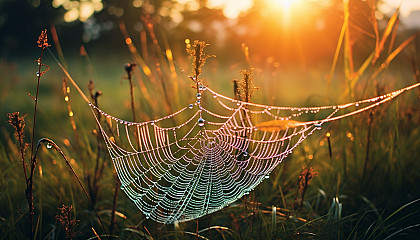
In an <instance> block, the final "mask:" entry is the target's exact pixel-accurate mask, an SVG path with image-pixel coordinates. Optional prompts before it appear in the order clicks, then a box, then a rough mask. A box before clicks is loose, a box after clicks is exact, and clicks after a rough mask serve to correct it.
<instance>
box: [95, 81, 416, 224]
mask: <svg viewBox="0 0 420 240" xmlns="http://www.w3.org/2000/svg"><path fill="white" fill-rule="evenodd" d="M418 85H419V84H416V85H412V86H410V87H407V88H404V89H401V90H398V91H395V92H392V93H389V94H385V95H382V96H379V97H375V98H371V99H367V100H362V101H357V102H352V103H347V104H343V105H331V106H322V107H302V108H299V107H276V106H267V105H262V104H254V103H249V102H242V101H238V100H235V99H232V98H229V97H226V96H224V95H221V94H219V93H217V92H215V91H213V90H212V89H210V88H209V87H205V86H202V85H200V87H199V89H198V91H197V92H198V93H197V99H196V101H195V102H194V103H192V104H189V105H188V106H185V107H184V108H182V109H180V110H179V111H177V112H175V113H173V114H170V115H168V116H166V117H163V118H160V119H156V120H153V121H147V122H142V123H134V122H129V121H125V120H122V119H119V118H116V117H113V116H111V115H109V114H107V113H105V112H104V111H102V110H101V109H99V108H97V107H96V106H95V105H93V104H92V103H89V105H90V106H91V108H92V111H93V112H94V115H95V117H96V120H97V122H98V125H99V127H100V130H101V132H102V135H103V137H104V140H105V143H106V146H107V148H108V151H109V154H110V156H111V158H112V161H113V164H114V166H115V170H116V173H117V175H118V178H119V179H120V181H121V189H122V190H123V191H124V192H125V193H126V194H127V196H128V197H129V198H130V199H131V200H132V201H133V202H134V203H135V204H136V206H137V207H138V208H139V209H140V210H141V211H142V212H143V213H144V214H145V216H146V218H150V219H152V220H154V221H156V222H161V223H173V222H176V221H180V222H182V221H188V220H192V219H196V218H199V217H201V216H204V215H206V214H210V213H213V212H215V211H217V210H220V209H222V208H224V207H225V206H227V205H229V204H231V203H233V202H235V201H236V200H237V199H239V198H241V197H242V196H243V195H246V194H248V193H249V192H250V191H252V190H253V189H254V188H255V187H256V186H258V184H259V183H261V182H262V181H263V180H264V179H266V178H268V177H269V175H270V173H271V171H272V170H273V169H274V168H275V167H276V166H277V165H278V164H280V163H281V162H282V161H283V159H284V158H285V157H287V156H288V155H289V154H290V153H292V151H293V149H295V148H296V147H297V146H298V145H299V144H300V143H301V142H302V141H304V140H305V139H306V138H307V137H308V136H310V135H311V134H312V133H313V132H314V131H316V130H319V129H321V128H322V125H323V124H324V123H326V122H329V121H333V120H338V119H340V118H343V117H347V116H350V115H354V114H357V113H359V112H363V111H366V110H368V109H370V108H373V107H375V106H378V105H380V104H382V103H384V102H387V101H389V100H391V99H392V98H394V97H396V96H398V95H399V94H401V93H402V92H404V91H406V90H409V89H411V88H414V87H417V86H418ZM98 116H104V117H105V119H106V120H105V122H103V123H101V122H100V121H99V120H98V119H99V118H98ZM264 123H265V124H264ZM267 123H268V124H267ZM270 123H273V126H270ZM279 123H280V124H279Z"/></svg>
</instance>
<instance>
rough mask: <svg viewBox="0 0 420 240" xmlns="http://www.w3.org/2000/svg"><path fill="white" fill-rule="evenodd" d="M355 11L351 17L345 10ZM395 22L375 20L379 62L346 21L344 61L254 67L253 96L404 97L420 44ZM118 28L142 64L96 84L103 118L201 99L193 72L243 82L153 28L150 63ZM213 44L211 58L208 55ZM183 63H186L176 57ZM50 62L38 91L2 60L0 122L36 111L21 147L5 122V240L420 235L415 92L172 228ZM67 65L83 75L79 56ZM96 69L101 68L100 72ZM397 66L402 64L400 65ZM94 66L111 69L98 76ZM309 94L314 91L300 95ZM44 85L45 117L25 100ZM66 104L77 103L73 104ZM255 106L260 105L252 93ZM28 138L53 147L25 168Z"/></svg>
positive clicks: (321, 138)
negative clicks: (398, 92)
mask: <svg viewBox="0 0 420 240" xmlns="http://www.w3.org/2000/svg"><path fill="white" fill-rule="evenodd" d="M345 11H348V10H346V8H345ZM344 14H345V15H346V16H347V14H350V13H349V12H345V13H344ZM397 16H398V15H397V14H395V15H393V17H392V18H391V20H390V21H389V22H388V25H387V27H386V28H385V29H384V30H383V31H381V30H380V29H377V26H378V25H377V24H375V23H373V26H374V27H375V26H376V27H375V31H376V32H377V43H376V44H375V48H374V49H372V53H371V54H370V55H368V56H367V57H366V58H365V59H363V60H361V61H360V62H357V61H355V60H354V59H353V56H354V55H355V53H354V52H352V47H351V44H350V42H349V41H350V40H349V39H350V38H349V36H347V35H346V34H349V24H350V22H347V20H346V22H345V24H343V30H342V31H341V35H340V36H339V41H338V44H337V52H336V54H335V56H332V59H333V63H332V66H331V67H325V69H323V70H321V69H317V70H313V71H310V72H309V74H307V73H306V74H305V75H300V74H299V73H296V71H290V72H284V71H280V70H279V69H272V68H267V69H270V70H265V68H264V67H265V63H260V62H253V64H252V66H253V67H254V69H253V80H254V84H255V85H256V86H259V87H260V88H259V89H257V90H255V92H254V94H253V99H251V101H256V102H261V103H268V104H275V105H288V104H294V105H301V106H303V105H325V104H331V103H342V102H345V101H344V100H346V101H347V100H348V99H351V100H354V99H356V98H362V97H366V96H375V95H378V94H383V93H385V92H389V91H390V90H393V89H396V87H395V86H406V85H409V84H410V83H413V81H414V80H412V79H413V77H412V76H411V75H412V74H413V68H414V69H416V65H415V63H416V61H418V60H419V59H416V58H414V60H413V62H414V64H413V68H412V66H410V65H408V66H406V65H405V64H403V63H402V64H400V65H398V64H399V62H404V61H405V60H404V59H403V58H399V57H398V55H401V54H403V53H405V54H409V53H410V52H409V50H410V49H409V48H408V47H407V46H410V45H409V44H415V43H416V42H415V38H414V37H408V38H406V39H403V40H402V41H401V43H400V44H399V45H398V44H396V43H398V41H396V40H395V39H398V36H397V34H396V31H397V25H396V24H395V23H396V22H397V21H396V19H397ZM349 17H351V16H349ZM143 21H149V20H148V19H143ZM121 30H122V33H123V36H124V38H125V43H127V46H128V48H129V51H130V53H131V56H132V58H133V62H134V63H136V64H138V65H137V67H136V68H134V69H131V70H133V72H132V73H133V75H131V72H128V71H127V69H124V63H120V64H119V66H120V67H118V64H116V65H117V67H116V69H118V70H116V72H119V73H120V74H118V73H117V74H114V76H121V77H120V78H118V77H114V78H115V79H107V80H106V81H102V78H99V77H98V79H94V81H95V82H94V83H95V85H96V86H95V87H94V88H93V87H92V88H91V94H90V95H91V101H95V103H97V105H99V106H100V107H101V108H103V109H104V110H106V111H108V112H110V113H112V114H113V115H115V116H121V117H122V118H125V119H133V118H136V117H137V120H138V121H145V120H149V119H152V118H156V117H158V116H164V115H166V114H168V113H169V112H172V111H174V110H176V109H179V108H180V107H181V106H182V105H183V103H185V102H191V100H192V99H194V97H195V92H196V90H195V89H193V88H191V87H190V86H189V84H190V83H191V79H192V80H193V81H194V77H192V78H191V79H190V78H188V73H189V72H192V73H194V74H193V76H195V79H197V78H198V77H201V78H202V79H204V82H205V83H206V84H208V85H211V86H212V88H214V89H216V90H220V92H222V93H223V94H226V95H229V96H233V94H234V92H233V83H232V81H231V79H233V78H236V77H240V71H239V70H240V69H238V71H237V72H238V74H237V75H236V76H235V75H234V74H232V73H231V69H228V68H227V69H224V68H221V69H220V68H217V69H216V70H214V68H213V67H212V65H211V64H212V63H214V62H215V61H218V59H217V58H216V59H213V58H211V59H207V61H208V63H206V65H203V64H204V63H201V62H197V59H195V60H196V63H195V66H194V65H193V66H191V65H190V64H189V62H191V61H194V58H192V59H189V58H188V56H187V54H186V53H183V52H178V53H177V54H175V53H172V51H171V48H170V47H169V45H168V44H162V46H160V45H159V42H158V41H157V39H155V38H156V34H155V33H154V32H153V28H152V27H149V28H148V34H149V37H151V38H152V44H151V46H149V48H148V49H149V52H148V54H147V55H146V54H145V52H143V53H140V52H139V51H137V50H136V48H135V46H134V45H133V44H132V42H130V41H128V39H129V38H130V36H129V35H128V33H127V31H126V30H125V28H124V25H123V24H121ZM57 39H58V38H57ZM163 42H165V40H163ZM190 43H191V42H190ZM208 49H210V50H208ZM208 49H206V50H208V51H211V46H210V47H209V48H208ZM403 50H404V51H403ZM417 51H418V50H417ZM244 53H245V57H246V59H247V64H246V66H245V68H248V67H249V66H250V65H251V64H250V61H252V55H251V56H250V55H249V52H248V50H247V51H245V52H244ZM172 54H174V55H175V56H179V57H178V58H175V60H174V59H173V56H172ZM200 54H201V53H200ZM416 54H417V55H418V52H413V56H416ZM145 56H147V57H145ZM340 56H341V57H340ZM43 58H44V61H43V62H48V65H50V66H51V69H50V70H49V71H48V73H46V74H43V75H42V78H41V74H40V76H39V77H38V78H37V80H40V81H39V84H35V83H33V79H34V77H36V76H35V75H36V74H35V72H36V71H38V72H42V70H39V69H38V70H35V71H29V72H30V73H29V74H23V75H21V78H22V79H24V80H21V82H17V81H16V76H17V75H19V74H20V73H18V72H17V70H16V68H15V67H13V66H12V64H10V63H5V62H2V63H1V65H0V66H1V68H2V69H3V70H4V71H3V72H7V73H8V74H7V75H4V76H3V77H2V78H3V79H2V82H4V83H5V84H4V89H2V90H1V91H2V95H1V97H0V104H1V105H2V108H1V114H2V118H1V120H2V122H3V123H5V122H6V113H10V112H15V111H16V110H18V111H20V112H21V115H19V116H22V115H24V114H26V113H27V114H28V115H27V116H26V117H25V122H26V127H24V126H21V129H22V130H23V132H24V133H25V135H26V136H25V137H18V138H17V139H18V140H16V139H15V137H14V136H13V134H14V133H13V132H14V131H13V128H12V127H11V126H9V125H7V124H2V125H1V132H0V134H2V138H1V141H0V163H1V166H2V167H1V168H0V203H1V206H2V208H1V209H0V232H1V234H0V239H25V238H34V239H63V238H68V239H70V238H73V239H87V238H91V239H111V238H115V239H133V238H134V239H173V238H176V239H402V238H405V239H416V237H417V234H416V232H417V231H418V229H419V223H420V222H419V220H418V219H419V218H418V217H419V213H418V209H420V208H419V205H420V203H419V201H418V199H419V198H420V194H419V193H420V184H419V181H418V180H419V179H420V175H419V173H418V172H419V171H418V169H420V162H419V161H418V159H419V158H420V156H419V155H420V152H419V151H418V149H420V139H419V137H418V136H419V134H420V133H419V131H420V127H419V126H420V125H419V123H420V122H419V121H420V112H419V109H418V101H419V98H418V97H419V95H418V92H416V91H411V92H409V93H406V94H404V95H403V96H401V97H399V98H397V99H395V100H393V101H392V102H391V103H387V104H384V105H382V106H380V107H378V108H375V109H374V110H372V111H369V112H365V113H362V114H359V115H357V116H353V117H349V118H346V119H342V120H340V121H338V122H333V123H329V124H328V125H327V127H324V128H323V130H321V131H320V132H319V133H318V134H314V135H313V136H311V137H309V138H308V139H307V140H305V141H304V142H303V143H302V144H301V146H299V147H298V148H297V149H295V151H294V153H293V154H292V155H291V156H289V157H288V158H287V159H286V160H285V161H284V163H282V164H281V165H280V166H278V167H277V168H276V169H275V170H274V171H273V172H272V173H271V175H270V179H269V180H267V181H264V182H263V183H261V184H260V185H259V186H258V187H257V188H256V189H255V190H254V191H253V192H251V193H250V194H249V195H247V196H245V197H243V198H242V199H240V200H238V201H237V202H236V203H235V204H232V205H230V206H228V207H226V208H224V209H222V210H220V211H218V212H216V213H214V214H211V215H207V216H204V217H202V218H200V219H198V220H194V221H190V222H185V223H178V224H174V225H162V224H157V223H154V222H153V221H150V220H147V219H146V218H145V217H144V216H143V214H142V213H141V212H140V211H139V210H138V209H137V208H136V206H135V205H134V204H133V203H132V202H131V201H130V200H129V199H128V198H127V197H126V196H125V195H124V194H117V193H118V191H117V189H118V183H117V182H116V181H115V177H114V170H113V166H112V164H111V161H110V159H109V157H108V155H107V153H106V152H105V151H104V147H103V143H102V142H101V140H100V138H98V130H97V129H96V125H95V122H94V120H93V118H92V115H91V112H90V110H89V108H88V107H87V106H86V104H84V103H83V102H82V101H83V100H82V99H80V97H79V96H78V95H77V93H76V90H75V89H74V87H72V86H71V85H67V86H68V87H69V89H70V91H67V87H64V88H63V85H62V82H61V81H54V79H61V78H62V76H63V75H62V74H61V73H60V71H59V69H58V67H57V66H56V65H55V64H54V63H53V62H52V59H51V56H50V55H48V54H47V55H44V57H43ZM250 59H251V60H250ZM340 59H342V60H343V64H342V65H341V64H340V63H339V61H340ZM82 61H87V60H86V58H84V59H76V63H75V65H77V64H80V62H82ZM67 63H68V66H72V62H71V61H70V60H67ZM89 64H92V67H93V64H96V63H93V62H90V63H89ZM393 64H396V65H397V66H398V68H394V69H393V68H392V66H393ZM39 66H41V65H39ZM152 66H154V67H152ZM197 66H198V67H197ZM357 66H359V67H357ZM198 69H199V70H200V71H198ZM324 70H325V71H324ZM95 71H97V72H98V75H99V74H100V73H99V72H100V68H99V69H97V70H95ZM125 71H127V72H125ZM85 72H86V71H85V69H82V68H81V69H80V70H76V71H71V73H72V74H73V73H74V75H75V76H77V78H76V79H77V80H78V81H79V82H80V83H81V86H86V85H87V82H88V81H87V79H86V78H84V74H85ZM325 73H329V77H328V79H325V78H324V77H323V76H324V75H325ZM126 74H128V79H129V83H127V82H126V81H122V83H121V85H120V84H119V83H120V81H121V80H120V79H122V78H123V76H124V75H125V76H127V75H126ZM132 77H133V78H132ZM215 79H222V80H219V81H216V80H215ZM289 79H291V80H289ZM300 79H304V80H300ZM307 79H311V81H310V82H308V80H307ZM83 81H85V83H84V84H83ZM132 81H133V82H132ZM135 81H137V82H135ZM278 82H280V84H278ZM194 83H195V82H194ZM67 84H68V83H67ZM299 84H301V85H299ZM193 85H194V84H193ZM91 86H93V85H91ZM297 86H299V87H297ZM307 86H311V88H310V89H308V90H303V91H301V90H302V89H304V88H305V87H307ZM38 87H39V94H38V91H37V93H36V95H35V99H37V109H36V110H35V113H37V115H36V116H35V114H33V112H32V111H33V110H32V107H33V105H32V103H33V99H32V98H30V97H26V93H25V91H27V92H32V91H34V90H35V89H38ZM293 88H296V90H293ZM63 89H65V90H66V91H63ZM83 89H87V87H83ZM334 89H340V91H334ZM99 90H100V91H101V93H102V95H103V96H101V97H99V95H100V94H99ZM172 90H173V91H172ZM85 92H87V91H85ZM130 92H131V94H130ZM186 92H187V93H188V94H185V93H186ZM290 93H292V94H290ZM316 93H320V94H316ZM133 94H134V96H135V98H134V99H133V98H132V96H133ZM65 96H67V97H68V99H70V100H71V101H65V100H64V99H65ZM25 97H26V98H25ZM152 97H153V98H152ZM246 98H249V96H248V94H247V95H246ZM38 100H39V101H38ZM339 100H340V102H338V101H339ZM9 103H13V104H9ZM3 106H4V107H3ZM122 106H123V107H122ZM69 107H70V108H69ZM70 112H72V113H73V114H70ZM69 114H70V115H72V116H69ZM35 122H36V125H35ZM31 130H33V132H32V131H31ZM35 130H36V131H35ZM44 137H47V138H49V139H52V140H53V141H54V142H49V141H51V140H48V141H47V140H45V138H44ZM19 139H20V140H22V141H23V142H25V143H28V144H33V145H34V149H35V144H36V143H38V141H40V142H41V143H42V142H45V143H47V142H48V143H49V144H40V145H38V147H39V148H36V149H38V150H39V151H37V152H36V153H34V155H35V156H36V158H32V157H31V158H29V159H28V156H29V155H30V154H29V152H28V151H29V150H28V149H27V150H26V151H23V152H24V153H25V154H26V155H24V156H22V150H21V149H22V148H21V146H23V145H21V144H20V140H19ZM31 139H32V140H31ZM37 139H41V140H37ZM43 139H44V140H43ZM51 146H53V147H52V148H51ZM54 149H55V150H59V149H60V150H59V151H54ZM22 159H23V161H24V162H26V164H27V165H26V168H27V169H26V170H25V169H24V170H23V171H25V173H27V174H28V176H27V177H25V176H24V174H23V173H22V168H23V167H22ZM35 159H36V160H37V164H36V165H35V164H34V162H33V161H34V160H35ZM63 160H64V161H63ZM31 166H33V167H34V168H33V169H34V172H33V173H34V175H33V176H31V174H30V173H31V171H29V168H30V167H31ZM69 166H71V168H69ZM304 166H306V167H304ZM71 169H73V170H74V174H73V173H72V172H71ZM69 170H70V171H69ZM308 173H310V174H311V177H308ZM315 173H316V174H315ZM74 176H76V179H75V177H74ZM32 177H33V180H34V181H33V184H34V185H33V189H34V192H33V204H34V214H33V219H32V220H30V219H31V218H29V217H28V216H29V215H31V214H30V212H31V207H30V206H31V202H30V203H29V204H28V202H27V198H28V196H27V195H26V194H25V189H27V188H28V185H27V182H28V181H27V180H26V178H28V179H30V178H32ZM77 178H79V179H80V180H81V184H83V185H84V186H85V188H86V189H88V190H87V192H88V195H89V197H90V198H91V199H94V200H93V205H94V207H92V206H91V205H90V204H89V200H88V198H87V197H86V196H85V194H84V190H83V189H82V188H81V187H80V185H79V184H78V182H77ZM89 179H90V180H89ZM304 179H307V181H306V182H305V181H303V180H304ZM96 210H97V214H98V215H99V217H97V216H96V214H95V211H96ZM101 225H103V226H104V229H103V228H102V226H101Z"/></svg>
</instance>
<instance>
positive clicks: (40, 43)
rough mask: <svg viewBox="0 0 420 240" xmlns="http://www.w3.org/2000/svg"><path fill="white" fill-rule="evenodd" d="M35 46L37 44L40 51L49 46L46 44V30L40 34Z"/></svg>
mask: <svg viewBox="0 0 420 240" xmlns="http://www.w3.org/2000/svg"><path fill="white" fill-rule="evenodd" d="M37 44H38V47H40V48H42V49H44V48H46V47H49V46H51V45H49V44H48V36H47V29H45V30H44V31H42V32H41V34H40V35H39V37H38V41H37Z"/></svg>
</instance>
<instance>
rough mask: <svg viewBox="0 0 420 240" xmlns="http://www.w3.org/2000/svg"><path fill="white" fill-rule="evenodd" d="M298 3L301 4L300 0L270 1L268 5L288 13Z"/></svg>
mask: <svg viewBox="0 0 420 240" xmlns="http://www.w3.org/2000/svg"><path fill="white" fill-rule="evenodd" d="M299 2H302V0H270V5H272V6H273V7H276V8H281V9H282V11H283V12H289V11H290V10H291V8H292V7H294V6H295V5H297V4H298V3H299Z"/></svg>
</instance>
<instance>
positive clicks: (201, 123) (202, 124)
mask: <svg viewBox="0 0 420 240" xmlns="http://www.w3.org/2000/svg"><path fill="white" fill-rule="evenodd" d="M198 126H200V127H203V126H204V119H202V118H199V119H198Z"/></svg>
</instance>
